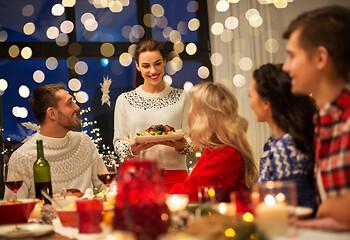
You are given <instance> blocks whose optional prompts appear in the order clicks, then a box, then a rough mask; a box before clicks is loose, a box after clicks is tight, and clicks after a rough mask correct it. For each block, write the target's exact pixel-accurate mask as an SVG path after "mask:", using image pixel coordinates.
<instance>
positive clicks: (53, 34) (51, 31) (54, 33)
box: [46, 27, 60, 39]
mask: <svg viewBox="0 0 350 240" xmlns="http://www.w3.org/2000/svg"><path fill="white" fill-rule="evenodd" d="M59 33H60V31H59V30H58V28H57V27H49V28H48V29H47V31H46V36H47V38H48V39H55V38H57V37H58V34H59Z"/></svg>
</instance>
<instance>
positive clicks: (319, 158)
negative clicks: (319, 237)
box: [315, 88, 350, 196]
mask: <svg viewBox="0 0 350 240" xmlns="http://www.w3.org/2000/svg"><path fill="white" fill-rule="evenodd" d="M315 119H316V128H315V150H316V162H317V167H318V168H319V170H320V172H321V177H322V182H323V186H324V189H325V191H326V194H327V196H340V195H343V194H344V193H345V192H347V191H348V190H349V189H350V92H349V89H348V88H345V89H344V90H343V92H342V93H341V94H340V96H339V97H338V98H337V99H336V100H335V101H334V102H332V103H330V104H329V105H328V106H327V107H326V109H323V110H320V113H319V116H317V117H316V118H315Z"/></svg>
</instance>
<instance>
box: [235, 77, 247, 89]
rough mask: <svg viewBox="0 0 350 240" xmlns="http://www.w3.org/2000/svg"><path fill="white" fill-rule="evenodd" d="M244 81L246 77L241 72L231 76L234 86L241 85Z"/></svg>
mask: <svg viewBox="0 0 350 240" xmlns="http://www.w3.org/2000/svg"><path fill="white" fill-rule="evenodd" d="M245 83H246V78H245V77H244V76H243V75H242V74H237V75H235V76H234V77H233V84H234V85H235V86H236V87H243V86H244V85H245Z"/></svg>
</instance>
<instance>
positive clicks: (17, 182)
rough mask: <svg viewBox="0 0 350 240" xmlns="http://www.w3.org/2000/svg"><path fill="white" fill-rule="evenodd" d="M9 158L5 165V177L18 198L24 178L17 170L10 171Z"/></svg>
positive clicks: (5, 181)
mask: <svg viewBox="0 0 350 240" xmlns="http://www.w3.org/2000/svg"><path fill="white" fill-rule="evenodd" d="M9 167H10V164H9V160H8V159H7V160H6V159H5V162H4V166H3V177H4V183H5V185H6V187H7V188H8V189H10V190H11V191H12V192H13V193H14V194H15V199H16V200H17V191H18V189H19V188H20V187H21V186H22V184H23V179H22V177H21V175H20V174H18V173H16V172H15V171H11V168H10V171H9Z"/></svg>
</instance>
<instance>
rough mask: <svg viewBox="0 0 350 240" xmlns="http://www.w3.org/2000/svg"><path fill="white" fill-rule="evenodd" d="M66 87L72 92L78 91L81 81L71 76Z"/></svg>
mask: <svg viewBox="0 0 350 240" xmlns="http://www.w3.org/2000/svg"><path fill="white" fill-rule="evenodd" d="M68 87H69V89H70V90H72V91H74V92H76V91H79V90H80V88H81V82H80V81H79V79H77V78H72V79H71V80H69V82H68Z"/></svg>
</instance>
